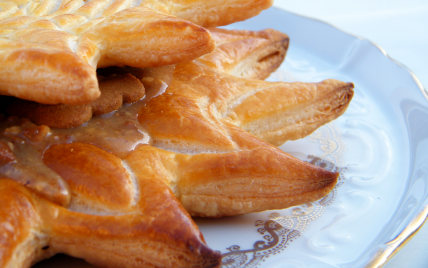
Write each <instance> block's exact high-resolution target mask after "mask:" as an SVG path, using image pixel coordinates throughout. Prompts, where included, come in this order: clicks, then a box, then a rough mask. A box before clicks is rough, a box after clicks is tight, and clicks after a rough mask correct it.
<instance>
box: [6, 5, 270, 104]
mask: <svg viewBox="0 0 428 268" xmlns="http://www.w3.org/2000/svg"><path fill="white" fill-rule="evenodd" d="M134 3H136V2H135V1H129V0H128V1H119V0H118V1H113V2H111V1H108V0H94V1H91V2H86V1H80V0H72V1H65V0H64V1H60V0H43V1H37V2H34V1H29V0H25V1H21V2H20V3H19V4H16V3H11V2H8V1H5V2H1V3H0V4H2V5H3V6H2V7H3V8H2V10H1V11H0V18H1V20H0V34H1V35H2V38H1V40H0V48H1V53H0V62H1V63H2V64H1V67H0V94H2V95H9V96H16V97H18V98H21V99H26V100H32V101H36V102H39V103H44V104H58V103H63V104H84V103H88V102H91V101H94V100H95V99H96V98H97V97H98V96H99V95H100V92H99V89H98V84H97V80H96V72H95V69H96V68H97V67H98V68H102V67H107V66H124V65H128V66H134V67H157V66H163V65H170V64H176V63H179V62H184V61H189V60H192V59H195V58H197V57H199V56H201V55H204V54H206V53H208V52H210V51H212V50H213V49H214V48H215V44H214V41H213V40H212V38H211V35H210V33H209V32H208V30H206V29H205V28H202V27H201V26H199V25H196V24H194V23H192V22H190V21H189V20H193V21H195V22H196V23H199V24H200V25H206V26H218V25H222V24H224V23H232V22H234V21H239V20H242V19H245V18H248V17H250V16H254V15H256V14H257V13H259V12H260V11H261V10H262V9H266V8H268V7H269V5H270V4H271V1H260V0H259V1H242V0H230V1H179V0H177V1H154V0H147V1H145V0H143V1H142V2H141V4H139V5H138V6H133V5H134ZM225 7H228V8H225ZM229 7H233V8H229ZM242 10H244V11H245V12H242ZM202 11H204V12H202ZM205 11H207V12H205ZM238 11H239V12H238ZM195 12H200V13H199V14H198V15H196V13H195ZM214 14H215V15H214ZM243 14H245V15H243ZM195 16H196V17H195Z"/></svg>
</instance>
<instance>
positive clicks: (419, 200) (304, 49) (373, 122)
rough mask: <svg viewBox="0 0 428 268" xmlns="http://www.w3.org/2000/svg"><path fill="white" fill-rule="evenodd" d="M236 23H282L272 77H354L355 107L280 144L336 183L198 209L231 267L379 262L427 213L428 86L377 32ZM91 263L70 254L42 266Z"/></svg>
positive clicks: (283, 15) (292, 21)
mask: <svg viewBox="0 0 428 268" xmlns="http://www.w3.org/2000/svg"><path fill="white" fill-rule="evenodd" d="M228 28H235V29H251V30H260V29H264V28H274V29H277V30H280V31H282V32H284V33H287V34H288V35H289V36H290V40H291V43H290V48H289V52H288V54H287V58H286V61H285V62H284V64H283V65H282V66H281V67H280V69H279V70H278V71H277V72H276V73H274V74H273V75H272V76H271V78H269V79H270V80H271V81H276V80H283V81H306V82H317V81H320V80H323V79H327V78H335V79H340V80H343V81H349V82H353V83H354V84H355V95H354V99H353V100H352V102H351V105H350V107H349V109H348V110H347V112H346V113H345V114H344V115H343V116H342V117H340V118H339V119H338V120H336V121H335V122H333V123H331V124H328V125H327V126H324V127H322V128H321V129H319V130H318V131H316V132H315V133H314V134H312V135H311V136H309V137H307V138H305V139H303V140H299V141H294V142H288V143H286V144H285V145H283V146H282V147H281V148H282V149H283V150H285V151H286V152H289V153H291V154H293V155H295V156H296V157H299V158H301V159H304V160H306V161H310V162H312V163H314V164H317V165H321V166H323V167H325V168H327V169H332V170H336V171H340V172H341V179H340V182H339V184H338V186H337V187H336V189H335V191H334V192H333V193H332V194H331V195H329V196H328V197H326V198H324V199H323V200H321V201H318V202H315V203H312V204H306V205H304V206H301V207H297V208H292V209H287V210H280V211H268V212H262V213H254V214H250V215H245V216H239V217H230V218H222V219H197V220H196V222H197V223H198V225H199V227H200V229H201V231H202V232H203V234H204V236H205V239H206V241H207V243H208V245H209V246H210V247H212V248H213V249H216V250H219V251H221V252H222V253H223V256H224V257H223V267H227V268H232V267H233V268H235V267H236V268H237V267H252V268H255V267H259V268H262V267H266V268H267V267H269V268H276V267H364V266H371V267H376V266H378V265H381V264H382V263H384V262H385V261H386V260H387V258H388V257H389V256H390V255H391V254H392V253H393V252H394V251H395V250H396V249H398V248H400V246H401V244H402V242H403V241H404V240H406V239H407V238H408V237H409V236H410V235H411V234H412V233H413V232H414V231H415V230H416V229H417V228H418V227H419V226H420V224H421V223H422V222H423V221H424V220H425V218H426V215H427V210H428V209H427V204H428V188H427V186H428V101H427V99H428V95H427V93H426V92H425V91H424V89H423V88H422V86H421V85H420V83H419V82H418V81H417V79H416V78H415V77H414V76H413V75H412V74H411V73H410V72H409V71H408V70H406V68H404V67H403V66H401V65H400V64H398V63H396V62H394V61H393V60H391V59H390V58H388V57H387V56H386V54H385V53H384V52H383V51H382V50H381V49H380V48H378V47H377V46H375V45H374V44H372V43H371V42H369V41H367V40H364V39H361V38H358V37H355V36H352V35H349V34H346V33H344V32H342V31H340V30H338V29H336V28H334V27H333V26H330V25H327V24H325V23H323V22H320V21H317V20H312V19H309V18H304V17H301V16H298V15H294V14H291V13H288V12H285V11H282V10H279V9H275V8H271V9H269V10H267V11H265V12H263V13H262V14H261V15H259V16H257V17H255V18H253V19H250V20H248V21H245V22H242V23H237V24H235V25H232V26H229V27H228ZM59 262H60V263H61V267H92V266H90V265H87V264H84V263H83V262H81V261H79V260H75V259H71V258H67V257H59V258H56V259H54V260H50V261H47V262H43V263H42V264H39V265H37V267H38V268H42V267H58V263H59Z"/></svg>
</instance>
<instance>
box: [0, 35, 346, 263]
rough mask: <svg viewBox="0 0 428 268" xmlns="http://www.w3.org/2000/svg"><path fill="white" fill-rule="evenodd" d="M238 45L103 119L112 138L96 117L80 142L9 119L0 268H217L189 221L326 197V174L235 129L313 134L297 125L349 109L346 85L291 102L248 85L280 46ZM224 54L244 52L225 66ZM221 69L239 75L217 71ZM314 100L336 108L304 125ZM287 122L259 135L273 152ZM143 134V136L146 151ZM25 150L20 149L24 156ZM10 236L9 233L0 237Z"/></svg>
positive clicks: (182, 67)
mask: <svg viewBox="0 0 428 268" xmlns="http://www.w3.org/2000/svg"><path fill="white" fill-rule="evenodd" d="M222 31H223V30H222ZM268 32H269V31H268ZM221 34H222V35H223V36H225V35H227V34H226V33H225V32H222V33H221ZM249 34H250V37H249V38H248V39H246V38H244V39H242V37H241V36H242V34H241V35H240V34H237V33H231V35H232V36H233V35H237V36H238V37H234V38H236V40H237V43H234V42H229V41H230V40H231V39H229V41H227V42H226V41H225V42H223V43H222V44H221V45H219V46H218V51H219V52H220V54H218V55H217V56H216V55H214V54H210V55H207V56H206V57H205V58H204V57H202V58H200V59H198V60H194V61H192V62H188V63H183V64H178V65H177V66H175V68H173V70H172V79H171V81H170V82H168V84H169V86H168V88H166V90H165V92H163V94H160V95H159V94H157V93H155V94H153V93H152V92H151V90H153V89H154V88H153V89H152V88H151V87H146V88H145V90H146V94H151V96H152V97H151V98H149V99H148V100H146V101H145V100H143V101H144V102H142V103H143V104H144V105H142V106H138V104H139V103H136V104H137V106H135V104H134V105H130V106H128V107H123V108H121V109H119V110H118V111H117V112H116V113H113V114H111V115H109V116H108V117H110V118H115V116H116V115H117V118H121V117H122V116H123V117H124V120H123V121H120V122H121V125H118V126H119V127H117V128H114V129H112V128H111V127H110V126H109V125H107V127H106V128H105V129H104V128H103V126H102V124H104V123H105V122H107V121H109V120H108V118H99V117H94V118H92V120H90V121H89V122H88V123H87V124H88V125H90V124H92V123H93V122H95V126H96V127H94V128H93V132H91V133H92V134H91V133H90V134H91V135H92V137H90V138H89V136H90V135H87V136H85V137H80V136H79V132H80V133H81V131H80V130H82V131H83V130H84V127H85V126H80V127H77V128H74V129H69V130H58V129H49V128H48V127H46V126H36V125H34V124H32V123H30V122H29V121H28V120H19V119H17V118H13V117H12V118H9V119H8V120H9V123H5V125H6V127H5V128H3V130H2V136H1V139H0V160H1V163H2V164H3V166H2V167H1V170H0V173H2V175H3V177H4V178H3V179H0V199H1V198H2V196H6V197H5V199H6V201H7V202H6V201H5V202H4V206H2V207H1V208H0V222H1V223H3V224H0V233H2V234H4V236H3V237H4V239H5V241H6V243H3V244H1V245H0V257H1V258H0V267H8V266H7V265H11V266H13V265H16V264H18V265H19V266H21V267H26V266H28V265H30V264H31V263H33V262H35V261H38V260H41V259H43V258H47V257H49V256H52V255H53V254H56V253H59V252H62V253H66V254H69V255H71V256H75V257H78V258H83V259H85V260H87V261H88V262H90V263H93V264H95V265H99V266H101V267H140V266H150V265H151V266H161V267H162V266H166V267H192V266H193V267H218V266H219V265H220V262H221V256H220V254H219V253H218V252H215V251H213V250H211V249H209V248H208V246H207V245H206V244H205V242H204V240H203V237H202V235H201V233H200V232H199V230H198V228H197V226H196V225H195V224H194V223H193V221H192V220H191V218H190V215H193V216H204V217H221V216H232V215H239V214H243V213H250V212H256V211H262V210H266V209H280V208H285V207H288V206H293V205H298V204H303V203H306V202H310V201H314V200H317V199H319V198H321V197H323V196H325V195H326V194H327V193H328V192H329V191H331V190H332V189H333V187H334V186H335V184H336V181H337V177H338V174H337V173H333V172H329V171H326V170H323V169H321V168H319V167H316V166H313V165H310V164H308V163H305V162H302V161H300V160H298V159H296V158H294V157H292V156H290V155H288V154H286V153H284V152H283V151H281V150H280V149H278V148H277V147H275V146H273V145H271V144H269V143H267V142H266V141H263V140H262V139H260V138H257V137H256V136H254V135H253V134H251V133H250V132H255V130H253V129H252V128H250V129H249V131H250V132H247V131H245V130H243V129H242V128H243V127H244V126H245V125H248V124H251V123H254V122H255V123H254V124H268V125H269V124H273V122H274V121H273V119H275V115H277V114H280V115H282V114H284V113H285V114H288V113H289V114H291V118H292V119H293V120H294V123H295V122H297V123H299V122H301V124H300V125H302V126H304V125H309V129H308V130H307V131H305V132H304V131H302V133H303V132H304V133H307V132H310V131H313V130H311V129H312V128H313V126H312V125H311V124H308V121H307V120H301V121H299V120H297V119H299V118H303V117H304V116H302V114H303V115H308V116H307V117H309V118H310V120H312V121H316V122H322V123H326V122H327V121H329V120H332V119H333V118H335V117H337V116H339V115H341V114H342V113H343V112H344V110H345V109H346V107H347V105H348V104H349V101H350V99H351V98H352V84H349V83H344V82H340V81H336V80H327V81H325V82H322V83H320V84H304V85H303V86H302V85H301V84H296V85H298V88H299V91H296V90H294V89H295V88H294V87H293V86H290V84H288V83H269V82H264V81H260V80H255V79H254V78H257V76H258V75H260V76H264V75H265V72H264V71H263V70H261V71H260V70H257V68H254V66H253V65H255V66H264V67H262V68H261V69H263V68H268V69H269V64H266V62H271V64H276V60H272V61H267V60H266V59H267V58H271V57H269V55H272V53H273V54H274V55H278V53H276V52H275V51H278V47H277V46H278V44H280V45H279V47H280V51H282V48H284V46H286V44H287V43H288V40H287V36H286V35H283V34H279V33H277V34H279V36H280V38H275V40H278V42H274V43H275V46H276V47H277V49H276V50H275V49H274V50H270V49H263V47H264V46H266V45H267V44H272V43H269V42H268V43H265V44H264V45H263V42H260V40H258V38H253V37H252V36H258V35H263V33H249ZM264 34H267V32H265V33H264ZM269 35H270V36H273V35H276V34H275V33H274V32H272V31H271V32H270V33H269ZM228 38H232V37H231V36H229V37H228ZM232 39H233V38H232ZM242 40H244V41H242ZM251 40H252V41H251ZM242 42H244V43H242ZM228 44H229V45H228ZM230 44H232V45H230ZM256 44H262V45H260V46H259V45H256ZM236 46H238V47H239V48H240V50H243V49H248V51H247V52H248V53H237V54H236V53H235V54H232V55H235V56H232V57H230V55H229V56H227V54H229V53H233V48H235V47H236ZM268 46H270V45H268ZM216 51H217V50H216ZM216 51H214V53H216ZM251 51H256V52H257V53H256V54H257V55H258V56H260V57H257V56H254V55H253V54H252V53H251ZM272 51H274V52H272ZM221 55H224V58H223V59H224V61H223V60H222V57H221ZM210 57H212V58H213V59H216V60H213V61H210V60H209V58H210ZM231 59H232V60H234V61H236V62H241V61H242V62H247V64H246V65H245V66H242V65H239V64H235V63H233V62H232V64H227V62H230V60H231ZM258 59H261V61H260V62H259V60H258ZM208 62H211V64H208ZM251 62H252V64H250V63H251ZM221 66H228V67H227V68H228V69H227V68H225V69H222V68H223V67H221ZM162 68H165V67H162ZM229 72H230V73H234V74H238V73H241V74H242V76H244V77H245V75H248V76H250V77H252V79H246V78H242V77H236V76H232V75H230V74H229ZM254 76H255V77H254ZM143 80H144V78H143ZM293 85H294V84H293ZM324 88H330V91H325V90H324ZM265 91H270V93H269V94H270V95H273V96H279V97H281V96H283V95H284V94H282V93H283V92H284V91H285V92H286V93H287V94H294V98H293V99H295V101H294V102H293V101H291V102H290V103H289V105H287V106H284V107H280V108H277V109H273V108H272V109H266V112H264V113H263V112H262V111H260V110H256V111H253V110H252V109H253V108H254V107H253V106H257V105H261V106H262V107H264V106H263V105H266V103H265V102H269V101H270V99H269V98H263V97H261V96H259V95H258V94H259V93H263V92H265ZM321 92H335V93H334V94H330V93H329V94H327V95H328V96H327V98H332V100H335V99H336V97H334V96H335V95H343V96H346V97H342V98H339V99H340V101H333V103H336V104H337V107H336V108H332V107H331V106H325V107H322V106H321V107H318V108H317V109H320V111H325V112H326V114H329V116H325V117H321V116H317V115H315V116H312V114H311V113H309V114H308V113H307V107H308V105H312V104H313V101H314V100H315V101H316V100H318V95H322V94H321ZM338 92H341V93H338ZM287 94H285V95H287ZM330 95H331V96H333V97H329V96H330ZM307 96H313V97H314V99H310V98H306V97H307ZM254 97H256V100H258V101H259V103H258V104H257V105H254V101H255V100H254ZM140 104H141V103H140ZM130 107H139V108H138V117H136V116H134V117H136V118H134V119H135V121H130V120H129V117H128V119H127V117H125V116H124V115H125V114H126V113H127V111H128V110H127V109H128V108H130ZM290 107H291V111H293V112H289V111H290ZM262 119H264V121H262ZM318 119H319V120H318ZM289 121H291V120H288V121H286V122H284V121H281V124H282V125H281V126H280V127H278V126H275V125H274V128H273V130H272V129H267V130H265V132H269V133H270V132H274V131H275V130H278V129H279V130H280V132H281V135H279V136H280V138H278V139H276V140H274V141H276V142H278V140H279V139H280V140H287V139H288V137H289V135H285V136H283V135H282V134H284V133H286V131H282V130H281V129H282V127H284V125H285V126H287V123H288V122H289ZM312 121H310V122H312ZM98 123H99V124H98ZM122 123H123V124H122ZM138 126H139V127H138ZM72 131H74V132H72ZM112 133H114V134H113V135H112ZM129 133H133V134H135V135H136V138H135V140H136V142H135V143H134V144H126V146H128V147H126V146H123V145H124V144H125V143H121V135H122V134H123V135H124V138H122V139H124V140H126V141H127V142H129V141H130V140H132V139H133V137H132V139H129V138H128V137H129V135H130V134H129ZM144 133H147V135H149V136H150V137H149V138H148V139H146V140H143V138H144ZM104 134H106V135H107V136H102V135H104ZM255 134H257V135H259V133H255ZM109 135H110V136H109ZM291 136H292V137H295V135H294V133H292V135H291ZM100 137H102V138H100ZM261 137H262V138H263V137H264V136H263V135H262V136H261ZM113 138H115V139H113ZM118 143H119V144H120V146H119V147H115V146H114V144H118ZM24 144H25V145H24ZM123 147H126V148H127V149H125V151H123V150H124V148H123ZM28 148H32V151H30V154H29V153H28V151H26V150H28ZM20 150H22V151H20ZM31 157H32V158H31ZM28 158H31V160H34V161H27V162H25V163H26V164H28V165H29V168H27V169H26V170H24V171H25V172H30V171H34V172H35V173H33V174H35V175H34V176H36V175H37V176H38V177H37V178H38V179H39V180H38V181H35V180H31V181H27V178H29V177H25V176H24V177H22V176H17V177H16V178H15V177H13V178H11V177H10V176H8V175H9V174H12V175H13V174H15V175H22V174H21V173H19V172H17V171H19V168H20V166H19V165H18V164H19V163H20V162H21V161H23V160H24V159H28ZM31 165H33V166H31ZM40 166H45V167H46V168H47V169H48V170H50V171H51V172H53V174H56V176H58V178H59V179H58V180H57V184H55V183H54V182H52V181H46V180H44V177H43V174H44V173H42V172H38V170H37V169H36V167H40ZM33 167H34V169H33ZM10 170H13V171H14V172H15V173H13V172H12V173H8V172H9V171H10ZM33 174H32V173H30V174H29V176H30V177H31V176H32V175H33ZM47 174H48V176H51V173H47ZM27 175H28V173H27ZM6 177H7V178H6ZM55 178H57V177H55ZM11 179H12V180H11ZM14 180H15V181H14ZM29 189H31V190H29ZM55 190H58V191H59V190H61V191H59V192H61V194H58V191H55ZM112 191H113V192H114V193H113V194H112ZM41 196H43V198H42V197H41ZM10 226H12V228H14V230H16V231H15V232H10V230H11V227H10Z"/></svg>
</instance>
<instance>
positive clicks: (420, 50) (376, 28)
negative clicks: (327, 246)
mask: <svg viewBox="0 0 428 268" xmlns="http://www.w3.org/2000/svg"><path fill="white" fill-rule="evenodd" d="M274 6H275V7H279V8H282V9H285V10H287V11H290V12H293V13H296V14H299V15H303V16H307V17H312V18H316V19H319V20H322V21H325V22H327V23H329V24H332V25H334V26H336V27H337V28H339V29H341V30H343V31H345V32H347V33H350V34H353V35H357V36H360V37H363V38H366V39H368V40H370V41H372V42H373V43H375V44H377V45H378V46H380V47H382V48H383V49H384V50H385V51H386V53H387V54H388V55H389V56H390V57H391V58H393V59H394V60H396V61H398V62H399V63H401V64H403V65H404V66H406V67H407V68H408V69H410V70H411V71H412V72H413V73H414V74H415V75H416V77H417V78H419V80H420V81H421V83H422V85H423V86H424V87H425V88H427V87H428V1H427V0H360V1H355V0H354V1H349V0H323V1H320V0H299V1H297V0H294V1H291V0H275V3H274ZM427 127H428V126H427ZM385 267H386V268H398V267H400V268H401V267H413V268H419V267H428V224H426V225H425V226H424V227H422V229H421V230H420V231H419V232H418V233H417V234H416V236H415V237H414V238H413V239H412V240H411V241H410V242H409V243H408V244H407V245H406V246H405V247H404V248H403V249H402V250H401V251H400V252H399V253H398V254H397V255H396V256H395V257H394V258H393V259H392V260H391V261H390V262H389V263H388V264H387V265H386V266H385Z"/></svg>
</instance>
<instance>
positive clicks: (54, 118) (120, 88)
mask: <svg viewBox="0 0 428 268" xmlns="http://www.w3.org/2000/svg"><path fill="white" fill-rule="evenodd" d="M210 32H211V34H212V36H213V38H214V40H215V42H216V45H217V48H216V50H215V52H213V53H209V54H207V55H204V56H202V57H200V58H198V59H197V60H196V61H197V62H200V63H202V64H204V65H206V66H207V67H209V68H210V69H213V70H215V71H218V72H222V73H228V74H231V75H234V76H237V77H244V78H254V79H265V78H266V77H268V76H269V75H270V73H271V72H273V71H274V70H276V68H278V67H279V65H280V64H281V63H282V61H283V60H284V58H285V55H286V51H287V49H288V43H289V38H288V36H287V35H286V34H283V33H280V32H278V31H275V30H272V29H267V30H264V31H245V30H239V31H238V30H224V29H217V28H210ZM148 70H149V69H147V68H146V69H141V68H132V67H126V68H114V67H111V68H106V69H99V70H98V73H99V74H100V75H99V76H98V78H99V87H100V91H101V96H100V97H99V98H98V99H97V100H96V101H94V102H92V103H88V104H83V105H66V104H58V105H47V104H40V103H35V102H30V101H26V100H21V99H17V100H14V101H12V103H10V104H8V105H6V104H5V105H4V106H8V108H7V110H6V112H7V113H8V115H14V116H19V117H24V118H28V119H30V120H31V121H32V122H34V123H36V124H38V125H47V126H49V127H52V128H72V127H77V126H79V125H81V124H83V123H85V122H87V121H88V120H90V119H91V118H92V116H96V115H102V114H106V113H109V112H112V111H114V110H117V109H119V108H120V107H121V106H122V103H133V102H136V101H138V100H139V99H141V98H142V97H143V95H144V86H143V84H142V80H143V79H144V78H149V77H151V74H150V72H149V71H148ZM104 76H106V77H104ZM146 85H147V83H146Z"/></svg>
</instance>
